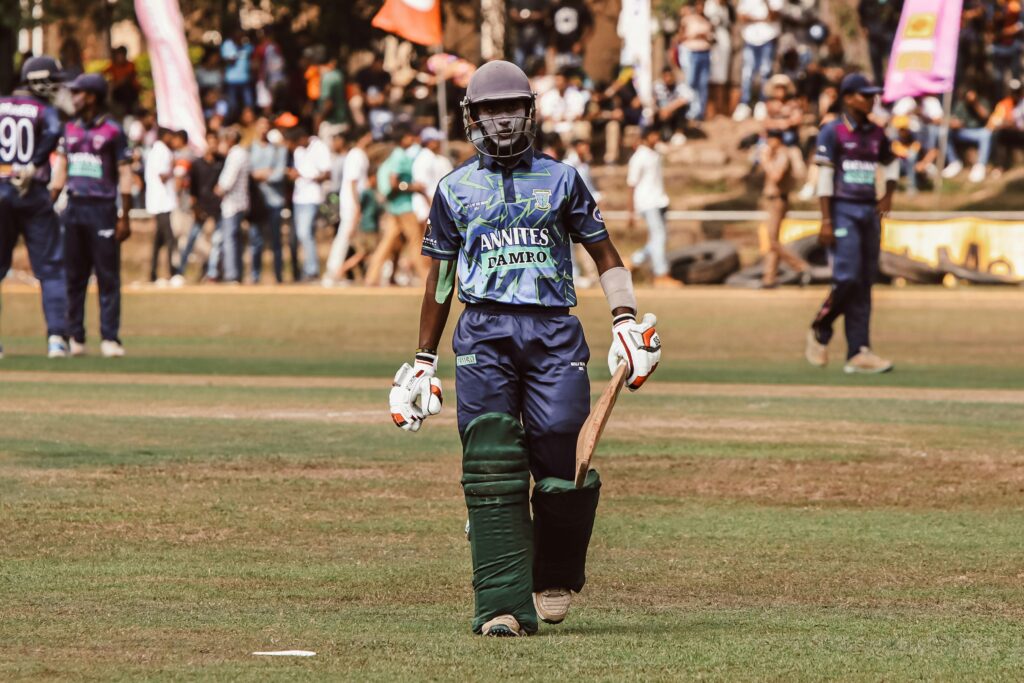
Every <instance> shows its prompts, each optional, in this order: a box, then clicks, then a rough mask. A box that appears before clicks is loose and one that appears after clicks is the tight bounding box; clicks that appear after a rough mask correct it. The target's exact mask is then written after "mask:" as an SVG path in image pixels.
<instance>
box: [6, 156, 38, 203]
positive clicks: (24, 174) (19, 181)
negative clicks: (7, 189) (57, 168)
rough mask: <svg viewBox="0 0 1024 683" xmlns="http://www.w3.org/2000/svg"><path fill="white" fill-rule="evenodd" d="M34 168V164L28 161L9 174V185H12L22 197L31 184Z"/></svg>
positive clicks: (34, 172)
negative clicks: (11, 174)
mask: <svg viewBox="0 0 1024 683" xmlns="http://www.w3.org/2000/svg"><path fill="white" fill-rule="evenodd" d="M36 170H37V169H36V165H35V164H31V163H29V164H25V165H23V166H21V167H20V168H19V169H18V170H17V171H15V172H14V175H13V176H11V185H12V186H14V189H16V190H17V191H18V194H19V195H21V196H22V197H24V196H25V195H26V194H28V189H29V187H31V186H32V178H33V177H34V176H35V174H36Z"/></svg>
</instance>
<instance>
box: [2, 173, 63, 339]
mask: <svg viewBox="0 0 1024 683" xmlns="http://www.w3.org/2000/svg"><path fill="white" fill-rule="evenodd" d="M19 235H20V236H22V237H24V238H25V246H26V247H27V249H28V259H29V263H30V264H31V265H32V273H33V275H35V276H36V278H38V280H39V284H40V286H41V289H42V291H43V316H44V317H45V318H46V334H47V336H52V335H57V336H58V337H67V336H68V292H67V279H66V275H65V271H64V244H63V241H62V240H61V235H60V222H59V221H58V220H57V214H56V213H54V211H53V202H52V201H51V200H50V191H49V190H47V189H46V186H45V185H43V184H42V183H39V182H33V183H32V185H31V187H29V190H28V192H27V193H25V195H24V196H22V195H20V194H19V193H18V191H17V190H16V189H15V188H14V187H13V186H11V185H10V183H7V182H3V181H0V280H3V279H4V277H6V276H7V271H8V270H10V268H11V256H12V254H13V253H14V246H15V245H16V244H17V243H18V236H19Z"/></svg>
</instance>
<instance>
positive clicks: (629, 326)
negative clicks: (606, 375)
mask: <svg viewBox="0 0 1024 683" xmlns="http://www.w3.org/2000/svg"><path fill="white" fill-rule="evenodd" d="M657 324H658V319H657V318H656V317H655V316H654V314H653V313H648V314H646V315H645V316H644V318H643V320H641V321H640V322H637V321H636V317H635V316H634V315H633V314H631V313H624V314H622V315H619V316H616V317H615V322H614V323H613V325H612V347H611V349H609V350H608V369H609V370H610V371H611V373H612V374H613V375H614V374H615V369H616V368H618V367H619V365H620V364H622V363H625V364H626V368H627V370H628V371H629V374H628V375H627V376H626V386H627V387H628V388H629V390H630V391H636V390H637V389H639V388H640V387H642V386H643V384H644V382H646V381H647V378H648V377H650V376H651V374H653V373H654V370H655V369H656V368H657V367H658V362H659V361H661V339H659V338H658V331H657V330H656V329H654V326H655V325H657Z"/></svg>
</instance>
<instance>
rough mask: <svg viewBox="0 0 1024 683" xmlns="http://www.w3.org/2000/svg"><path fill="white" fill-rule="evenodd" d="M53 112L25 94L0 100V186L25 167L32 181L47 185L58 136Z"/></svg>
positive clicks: (56, 122)
mask: <svg viewBox="0 0 1024 683" xmlns="http://www.w3.org/2000/svg"><path fill="white" fill-rule="evenodd" d="M61 128H62V126H61V122H60V116H59V115H58V114H57V110H56V109H54V108H53V107H52V106H50V105H49V104H48V103H46V102H43V101H42V100H40V99H37V98H35V97H33V96H31V95H29V94H27V93H24V94H22V93H15V94H14V95H11V96H10V97H0V182H6V181H8V180H9V179H10V178H11V177H12V176H13V175H14V174H15V172H17V171H19V170H21V169H22V168H24V167H25V166H28V165H29V164H34V165H35V167H36V172H35V175H34V176H33V180H37V181H39V182H41V183H44V184H46V183H49V182H50V153H51V152H53V150H54V149H55V148H56V147H57V141H58V140H59V139H60V134H61Z"/></svg>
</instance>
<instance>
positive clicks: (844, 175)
mask: <svg viewBox="0 0 1024 683" xmlns="http://www.w3.org/2000/svg"><path fill="white" fill-rule="evenodd" d="M881 91H882V89H881V88H879V87H876V86H875V85H873V84H872V83H871V81H870V80H868V78H867V77H866V76H864V75H863V74H858V73H854V74H848V75H847V76H846V77H845V78H843V80H842V82H841V83H840V86H839V96H840V97H841V98H842V101H843V113H842V116H840V117H839V118H838V119H836V120H834V121H832V122H831V123H828V124H826V125H825V126H824V127H823V128H822V129H821V132H820V133H818V149H817V153H816V156H815V163H817V165H818V167H819V172H818V197H819V198H820V201H821V234H820V235H819V237H818V240H819V242H821V244H822V245H823V246H826V247H828V249H829V256H830V258H831V260H832V290H831V291H830V292H829V295H828V298H826V299H825V303H823V304H822V306H821V308H820V309H819V311H818V315H817V316H816V317H815V318H814V322H813V323H811V329H810V330H808V332H807V342H806V347H805V349H804V355H805V356H806V358H807V362H809V363H810V364H811V365H814V366H816V367H825V365H826V364H827V363H828V343H829V341H830V340H831V339H832V325H833V324H834V323H835V321H836V318H838V317H839V316H840V315H842V316H843V317H844V323H845V326H846V343H847V352H846V365H845V366H844V367H843V370H844V371H845V372H847V373H849V374H852V373H868V374H876V373H881V372H889V371H890V370H892V368H893V364H892V363H891V362H890V361H888V360H885V359H884V358H880V357H879V356H877V355H875V353H874V352H873V351H872V350H871V340H870V334H869V329H870V323H871V287H872V285H873V284H874V282H875V279H876V278H877V277H878V259H879V255H880V251H881V239H882V224H881V219H882V218H884V217H885V216H886V215H887V214H888V213H889V211H890V209H891V208H892V194H893V192H895V190H896V184H897V183H898V182H899V177H900V166H899V160H898V159H897V158H896V157H895V155H893V153H892V149H891V148H890V145H889V140H888V138H887V137H886V136H885V131H884V130H883V129H882V128H880V127H879V126H877V125H875V124H874V123H872V122H871V121H869V120H868V114H869V113H871V109H872V107H873V106H874V102H875V97H876V96H877V95H878V94H879V93H880V92H881ZM879 166H881V167H882V168H883V170H884V176H885V194H883V195H882V197H881V199H879V198H878V196H877V193H876V190H875V181H876V177H875V176H876V171H877V170H878V167H879Z"/></svg>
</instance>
